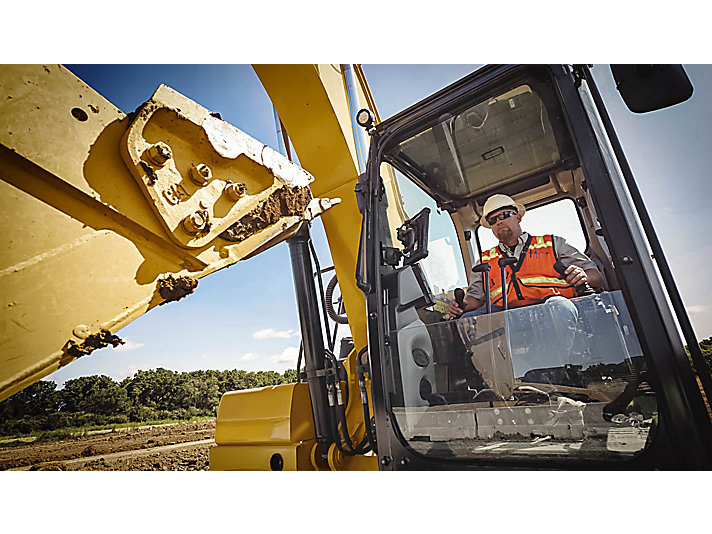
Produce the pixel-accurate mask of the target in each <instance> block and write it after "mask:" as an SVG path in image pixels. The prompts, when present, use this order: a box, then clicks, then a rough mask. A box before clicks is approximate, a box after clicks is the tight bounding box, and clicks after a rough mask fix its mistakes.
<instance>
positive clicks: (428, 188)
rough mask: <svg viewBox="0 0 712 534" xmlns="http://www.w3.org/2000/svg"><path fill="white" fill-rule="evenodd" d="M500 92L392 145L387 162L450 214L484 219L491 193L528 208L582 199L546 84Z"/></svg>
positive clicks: (518, 83)
mask: <svg viewBox="0 0 712 534" xmlns="http://www.w3.org/2000/svg"><path fill="white" fill-rule="evenodd" d="M497 93H498V94H496V95H495V96H491V93H490V94H489V95H487V96H486V97H485V96H481V97H480V101H479V102H478V103H477V104H475V105H468V107H464V106H462V105H460V107H459V109H457V110H453V111H452V112H449V113H447V112H446V113H442V112H441V113H439V114H438V117H437V119H435V120H432V121H429V122H428V123H426V124H422V125H421V126H420V128H419V130H418V131H415V132H413V131H411V132H409V133H407V134H405V135H407V137H403V136H401V137H400V138H399V139H394V140H392V141H391V142H389V143H388V144H389V145H390V147H389V148H386V149H385V150H384V157H383V159H384V161H385V162H388V163H390V164H391V165H393V166H394V167H395V168H396V169H398V170H399V171H400V172H401V173H403V174H404V175H406V176H408V177H409V178H410V179H411V180H413V181H414V182H415V183H416V184H417V185H419V186H420V187H421V188H422V189H423V190H424V191H425V192H427V193H428V194H429V195H430V196H432V197H433V198H434V199H435V200H436V202H437V203H438V206H439V207H440V208H441V209H445V210H447V211H450V212H453V211H456V210H457V209H458V208H460V207H462V206H466V205H470V206H472V208H474V211H475V213H476V214H477V215H481V214H482V213H481V211H482V206H483V205H484V202H485V200H486V199H487V198H488V197H489V196H490V195H492V194H494V193H504V194H508V195H510V196H512V197H514V198H516V199H517V200H518V201H519V202H521V203H523V204H524V205H525V206H526V207H527V208H532V207H536V206H540V205H543V204H546V203H548V202H550V201H553V200H557V199H560V198H563V197H570V198H576V197H578V196H581V195H582V194H583V190H582V189H581V181H583V178H582V177H580V174H579V176H577V173H575V172H574V171H575V170H576V169H579V167H580V165H579V162H578V157H577V155H576V150H575V148H574V143H573V141H572V139H571V136H570V134H569V131H568V127H567V125H566V123H565V120H564V119H563V113H562V112H561V108H560V105H559V102H558V100H557V98H556V96H555V94H554V93H553V91H552V88H551V85H550V84H549V83H547V82H546V81H545V80H542V78H541V76H538V75H537V76H534V75H531V74H530V75H528V76H523V77H518V78H517V79H515V80H513V81H512V82H510V84H508V86H507V87H506V88H505V89H503V90H500V91H498V92H497ZM470 102H472V100H470ZM577 178H578V180H577Z"/></svg>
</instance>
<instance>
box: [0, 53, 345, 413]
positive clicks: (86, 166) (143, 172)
mask: <svg viewBox="0 0 712 534" xmlns="http://www.w3.org/2000/svg"><path fill="white" fill-rule="evenodd" d="M0 178H2V180H0V188H2V200H1V201H0V202H1V203H2V210H1V212H2V214H3V215H2V229H3V231H2V235H3V240H4V246H3V250H4V254H3V256H2V265H0V284H2V285H1V287H2V293H3V313H2V318H1V322H0V344H2V347H3V348H2V352H1V356H0V361H1V365H0V400H2V399H4V398H6V397H8V396H10V395H12V394H13V393H15V392H17V391H19V390H21V389H22V388H24V387H26V386H28V385H29V384H31V383H33V382H35V381H37V380H39V379H41V378H42V377H44V376H46V375H48V374H49V373H52V372H54V371H56V370H57V369H59V368H60V367H63V366H64V365H67V364H68V363H70V362H72V361H74V360H76V359H77V358H79V357H83V356H86V355H88V354H90V353H91V352H92V351H93V350H95V349H97V348H101V347H104V346H108V345H114V346H117V345H119V344H121V343H122V340H121V339H120V338H119V337H118V336H117V335H116V332H117V331H118V330H119V329H120V328H122V327H123V326H125V325H127V324H128V323H130V322H131V321H133V320H135V319H137V318H138V317H139V316H141V315H142V314H144V313H146V312H148V311H149V310H151V309H153V308H155V307H156V306H160V305H162V304H164V303H166V302H170V301H174V300H178V299H181V298H183V297H184V296H186V295H188V294H189V293H191V292H193V291H194V289H195V287H196V286H197V284H198V280H199V279H200V278H202V277H204V276H207V275H209V274H211V273H213V272H215V271H217V270H219V269H223V268H225V267H228V266H230V265H232V264H234V263H235V262H237V261H239V260H240V259H243V258H247V257H250V256H252V255H254V254H257V253H259V252H260V251H262V250H264V249H266V248H268V247H270V246H273V245H274V244H276V243H279V242H280V241H282V240H284V239H286V238H288V237H290V236H291V235H293V234H294V233H295V232H296V231H297V230H298V228H299V227H300V226H301V225H302V223H303V222H304V221H305V220H309V219H312V218H314V217H316V216H318V215H320V214H321V213H323V212H324V211H326V210H327V209H329V208H330V207H331V206H332V205H335V204H336V203H338V200H328V199H319V198H313V197H312V194H311V192H310V190H309V187H308V186H309V184H310V183H311V182H312V180H313V178H312V176H311V175H310V174H309V173H308V172H306V171H305V170H304V169H303V168H301V167H299V166H297V165H295V164H293V163H291V162H290V161H288V160H287V159H286V158H285V157H284V156H282V155H281V154H279V153H277V152H275V151H274V150H272V149H271V148H269V147H267V146H265V145H264V144H262V143H260V142H258V141H256V140H255V139H252V138H250V137H249V136H247V135H246V134H244V133H243V132H241V131H240V130H238V129H237V128H235V127H234V126H232V125H230V124H228V123H227V122H225V121H223V120H221V119H220V117H219V115H217V114H214V113H211V112H210V111H209V110H207V109H205V108H203V107H202V106H200V105H198V104H196V103H195V102H193V101H191V100H190V99H188V98H186V97H184V96H183V95H181V94H179V93H177V92H176V91H173V90H172V89H170V88H168V87H166V86H160V87H159V88H158V90H157V91H156V92H155V94H154V95H153V96H152V97H151V99H150V100H149V101H148V102H146V103H145V104H144V105H143V106H141V107H140V109H138V110H137V111H136V112H134V113H131V114H129V115H126V114H124V113H123V112H122V111H121V110H119V109H117V108H116V107H115V106H113V105H112V104H111V103H110V102H109V101H108V100H106V99H105V98H103V97H102V96H101V95H99V94H98V93H97V92H96V91H94V90H93V89H91V88H90V87H89V86H87V85H86V84H85V83H83V82H82V81H81V80H79V79H78V78H77V77H76V76H74V75H73V74H72V73H71V72H69V71H68V70H67V69H65V68H64V67H62V66H59V65H5V66H3V67H2V69H0Z"/></svg>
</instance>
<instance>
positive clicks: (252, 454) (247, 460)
mask: <svg viewBox="0 0 712 534" xmlns="http://www.w3.org/2000/svg"><path fill="white" fill-rule="evenodd" d="M215 443H216V446H215V447H213V448H211V449H210V469H211V470H212V471H223V470H260V471H262V470H280V471H281V470H283V469H284V470H288V471H289V470H304V469H307V470H309V469H314V466H313V465H312V460H311V451H312V448H313V447H314V444H315V443H316V441H315V436H314V422H313V419H312V413H311V401H310V397H309V387H308V385H307V384H306V383H305V382H300V383H297V384H283V385H279V386H270V387H265V388H259V389H250V390H244V391H232V392H229V393H225V394H224V395H223V396H222V399H220V407H219V408H218V418H217V422H216V424H215Z"/></svg>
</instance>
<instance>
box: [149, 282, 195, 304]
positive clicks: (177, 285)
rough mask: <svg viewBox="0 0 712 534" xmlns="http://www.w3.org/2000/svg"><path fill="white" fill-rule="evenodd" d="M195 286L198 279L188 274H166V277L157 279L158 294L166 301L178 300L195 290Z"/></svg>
mask: <svg viewBox="0 0 712 534" xmlns="http://www.w3.org/2000/svg"><path fill="white" fill-rule="evenodd" d="M196 287H198V281H197V280H196V279H195V278H191V277H190V276H173V275H168V276H167V277H166V278H161V279H160V280H158V294H159V295H161V297H162V298H163V299H164V300H165V301H166V302H172V301H174V300H180V299H182V298H183V297H185V296H186V295H190V294H191V293H192V292H193V291H195V288H196ZM163 304H165V303H163Z"/></svg>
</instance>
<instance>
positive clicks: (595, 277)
mask: <svg viewBox="0 0 712 534" xmlns="http://www.w3.org/2000/svg"><path fill="white" fill-rule="evenodd" d="M585 272H586V278H588V285H590V286H591V287H603V276H602V275H601V273H600V271H599V270H598V269H585Z"/></svg>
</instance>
